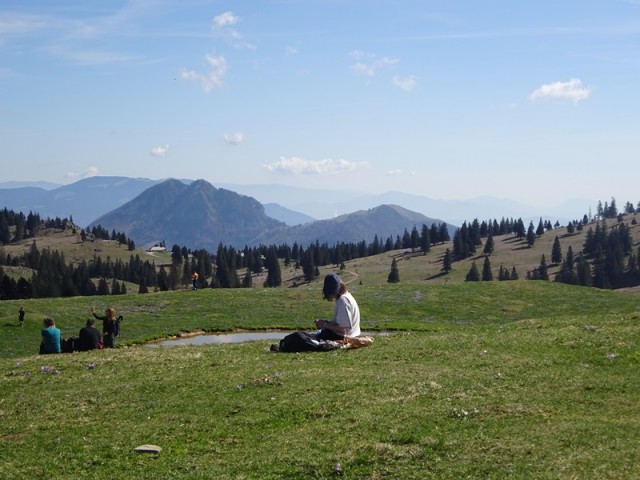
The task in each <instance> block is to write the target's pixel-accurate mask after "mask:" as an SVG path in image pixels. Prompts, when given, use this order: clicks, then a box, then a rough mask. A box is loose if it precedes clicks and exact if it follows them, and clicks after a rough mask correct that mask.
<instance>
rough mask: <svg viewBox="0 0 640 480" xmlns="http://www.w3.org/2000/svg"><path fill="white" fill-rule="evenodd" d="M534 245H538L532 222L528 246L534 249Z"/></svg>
mask: <svg viewBox="0 0 640 480" xmlns="http://www.w3.org/2000/svg"><path fill="white" fill-rule="evenodd" d="M534 243H536V232H535V231H534V229H533V222H530V223H529V228H528V229H527V245H528V246H529V247H533V244H534Z"/></svg>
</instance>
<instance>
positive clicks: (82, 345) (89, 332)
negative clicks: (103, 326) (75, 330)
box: [78, 318, 102, 352]
mask: <svg viewBox="0 0 640 480" xmlns="http://www.w3.org/2000/svg"><path fill="white" fill-rule="evenodd" d="M96 348H102V342H101V338H100V332H99V331H98V329H97V328H96V321H95V320H94V319H93V318H89V319H88V320H87V325H86V326H85V327H82V328H81V329H80V333H79V334H78V351H80V352H86V351H89V350H95V349H96Z"/></svg>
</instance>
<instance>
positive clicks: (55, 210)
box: [0, 176, 161, 227]
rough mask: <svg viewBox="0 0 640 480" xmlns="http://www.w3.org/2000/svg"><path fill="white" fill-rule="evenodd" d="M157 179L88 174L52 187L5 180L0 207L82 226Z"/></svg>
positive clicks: (135, 195)
mask: <svg viewBox="0 0 640 480" xmlns="http://www.w3.org/2000/svg"><path fill="white" fill-rule="evenodd" d="M160 181H161V180H149V179H148V178H128V177H106V176H105V177H89V178H84V179H82V180H78V181H77V182H75V183H71V184H69V185H63V186H59V187H56V188H44V187H33V186H20V185H29V184H37V183H36V182H6V183H3V184H1V185H0V186H2V185H4V186H5V188H0V206H2V207H6V208H8V209H9V210H14V211H16V212H23V213H25V214H27V213H29V212H34V213H38V214H39V215H40V216H41V217H42V218H47V217H50V218H56V217H59V218H69V217H72V218H73V221H74V222H75V224H76V225H79V226H80V227H86V226H87V225H88V224H89V222H91V221H92V220H95V219H96V218H97V217H99V216H100V215H103V214H105V213H107V212H110V211H111V210H113V209H114V208H117V207H119V206H121V205H123V204H124V203H126V202H128V201H129V200H132V199H133V198H135V197H137V196H138V195H139V194H140V193H142V192H144V191H145V190H146V189H147V188H149V187H151V186H153V185H156V184H158V183H159V182H160ZM7 185H8V186H9V187H8V188H7ZM43 185H44V184H43Z"/></svg>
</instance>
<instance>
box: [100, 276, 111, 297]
mask: <svg viewBox="0 0 640 480" xmlns="http://www.w3.org/2000/svg"><path fill="white" fill-rule="evenodd" d="M98 295H109V284H108V283H107V280H106V279H105V278H101V279H100V281H99V282H98Z"/></svg>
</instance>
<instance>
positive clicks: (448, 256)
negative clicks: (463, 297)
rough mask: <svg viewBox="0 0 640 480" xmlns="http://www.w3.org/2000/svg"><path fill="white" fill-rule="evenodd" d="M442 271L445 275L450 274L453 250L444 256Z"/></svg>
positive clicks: (447, 250) (446, 251)
mask: <svg viewBox="0 0 640 480" xmlns="http://www.w3.org/2000/svg"><path fill="white" fill-rule="evenodd" d="M440 271H442V272H444V273H449V272H450V271H451V250H450V249H448V248H447V249H446V250H445V252H444V255H443V256H442V268H441V269H440Z"/></svg>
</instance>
